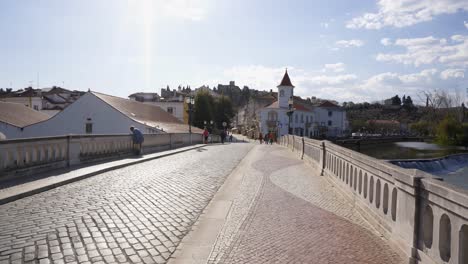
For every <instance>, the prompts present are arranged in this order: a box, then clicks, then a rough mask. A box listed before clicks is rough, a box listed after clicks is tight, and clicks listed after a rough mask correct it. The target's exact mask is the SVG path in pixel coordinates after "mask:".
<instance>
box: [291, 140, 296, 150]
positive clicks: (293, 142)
mask: <svg viewBox="0 0 468 264" xmlns="http://www.w3.org/2000/svg"><path fill="white" fill-rule="evenodd" d="M295 144H296V139H295V138H294V136H292V151H294V145H295Z"/></svg>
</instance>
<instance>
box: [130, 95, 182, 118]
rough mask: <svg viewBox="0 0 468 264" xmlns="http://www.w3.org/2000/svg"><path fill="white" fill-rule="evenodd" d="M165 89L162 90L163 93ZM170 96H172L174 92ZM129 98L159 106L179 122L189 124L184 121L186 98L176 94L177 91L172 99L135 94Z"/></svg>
mask: <svg viewBox="0 0 468 264" xmlns="http://www.w3.org/2000/svg"><path fill="white" fill-rule="evenodd" d="M163 89H164V88H163ZM163 89H161V92H162V91H163ZM164 90H165V89H164ZM166 94H167V93H166ZM169 94H171V95H172V92H171V93H169ZM128 98H130V100H134V101H138V102H142V103H145V104H150V105H155V106H159V107H161V108H162V109H163V110H165V111H166V112H168V113H169V114H171V115H173V116H174V117H176V118H177V119H179V121H181V122H184V123H187V122H185V121H184V117H185V116H184V112H185V111H184V109H185V105H184V104H185V103H184V96H183V95H181V93H177V94H176V93H175V90H174V97H171V98H162V97H160V96H159V95H158V94H157V93H134V94H131V95H129V96H128Z"/></svg>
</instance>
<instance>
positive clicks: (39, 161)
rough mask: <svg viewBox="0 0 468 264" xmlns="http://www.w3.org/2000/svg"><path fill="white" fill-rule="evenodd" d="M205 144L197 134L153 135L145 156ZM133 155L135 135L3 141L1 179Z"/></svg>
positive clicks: (146, 144) (0, 144)
mask: <svg viewBox="0 0 468 264" xmlns="http://www.w3.org/2000/svg"><path fill="white" fill-rule="evenodd" d="M200 143H202V135H201V134H196V133H192V134H190V133H177V134H169V133H167V134H149V135H145V141H144V143H143V145H142V148H143V152H144V153H150V152H155V151H160V150H164V149H171V148H177V147H182V146H188V145H190V144H200ZM132 151H133V143H132V137H131V135H128V134H125V135H67V136H59V137H42V138H27V139H13V140H5V141H0V179H7V178H11V177H17V176H27V175H31V174H32V173H33V172H34V173H38V172H41V171H47V170H51V169H56V168H65V167H68V166H71V165H77V164H83V163H87V162H94V161H99V160H105V159H110V158H116V157H121V156H128V155H130V154H131V153H132Z"/></svg>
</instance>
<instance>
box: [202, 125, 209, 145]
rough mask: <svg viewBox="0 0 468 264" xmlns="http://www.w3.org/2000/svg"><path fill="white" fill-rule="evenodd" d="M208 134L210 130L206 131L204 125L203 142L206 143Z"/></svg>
mask: <svg viewBox="0 0 468 264" xmlns="http://www.w3.org/2000/svg"><path fill="white" fill-rule="evenodd" d="M209 135H210V132H208V129H207V128H206V127H205V130H204V131H203V138H204V139H205V141H204V143H205V144H208V136H209Z"/></svg>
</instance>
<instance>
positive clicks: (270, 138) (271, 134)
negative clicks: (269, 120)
mask: <svg viewBox="0 0 468 264" xmlns="http://www.w3.org/2000/svg"><path fill="white" fill-rule="evenodd" d="M268 138H269V140H270V145H273V133H271V132H270V134H268Z"/></svg>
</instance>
